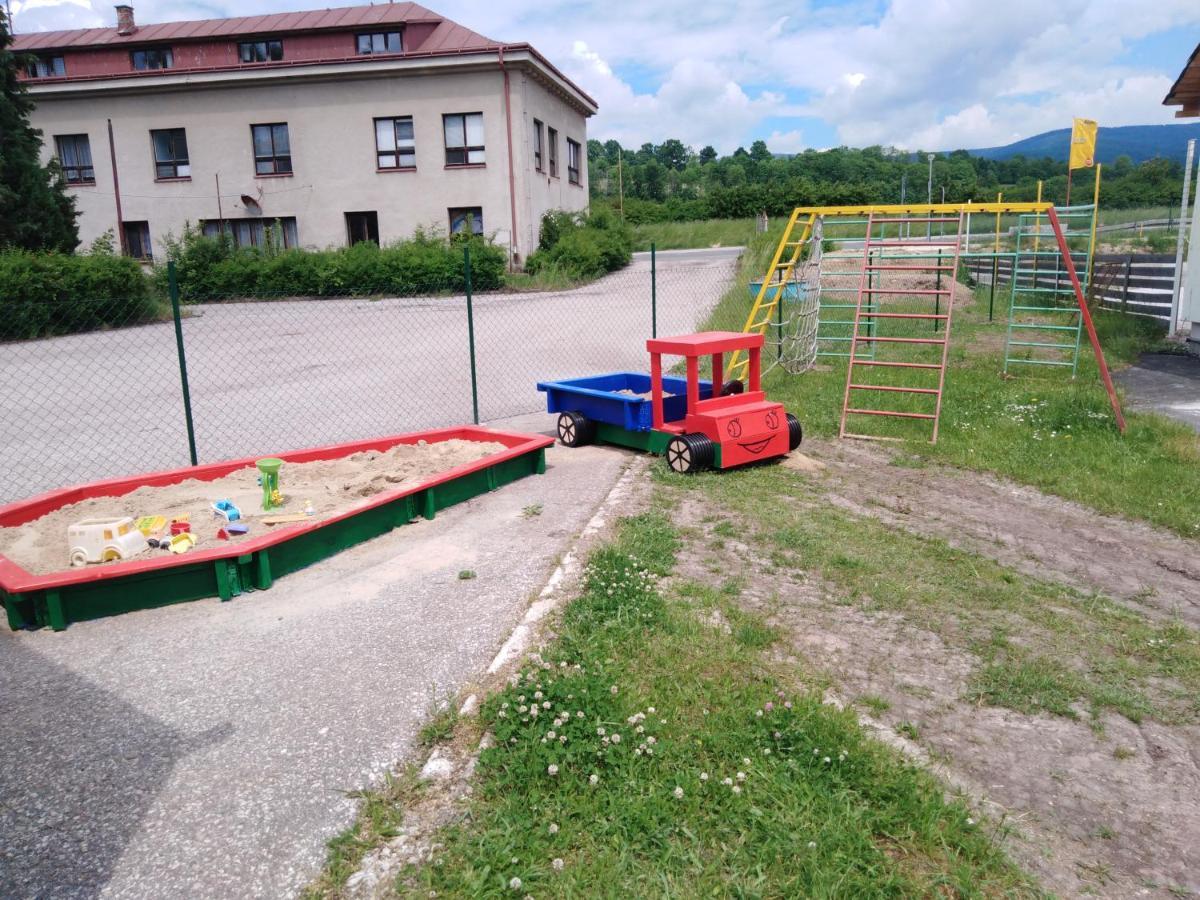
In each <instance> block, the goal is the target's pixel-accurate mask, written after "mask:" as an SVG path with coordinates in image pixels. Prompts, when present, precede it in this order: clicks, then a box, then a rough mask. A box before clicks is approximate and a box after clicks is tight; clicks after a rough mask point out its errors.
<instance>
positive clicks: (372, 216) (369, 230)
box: [346, 211, 379, 246]
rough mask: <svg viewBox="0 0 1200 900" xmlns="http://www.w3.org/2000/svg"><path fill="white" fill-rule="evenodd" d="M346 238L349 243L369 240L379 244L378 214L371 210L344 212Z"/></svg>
mask: <svg viewBox="0 0 1200 900" xmlns="http://www.w3.org/2000/svg"><path fill="white" fill-rule="evenodd" d="M346 239H347V240H348V241H349V242H350V245H351V246H353V245H354V244H361V243H363V242H365V241H370V242H371V243H372V244H375V245H376V246H378V244H379V214H378V213H376V212H374V211H371V212H348V213H346Z"/></svg>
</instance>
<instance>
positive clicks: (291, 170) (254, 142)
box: [250, 122, 296, 178]
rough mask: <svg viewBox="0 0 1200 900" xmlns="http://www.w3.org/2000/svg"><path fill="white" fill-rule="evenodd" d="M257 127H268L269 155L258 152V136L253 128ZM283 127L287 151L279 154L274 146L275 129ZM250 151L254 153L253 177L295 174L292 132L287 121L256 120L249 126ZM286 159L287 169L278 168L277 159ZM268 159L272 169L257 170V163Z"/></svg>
mask: <svg viewBox="0 0 1200 900" xmlns="http://www.w3.org/2000/svg"><path fill="white" fill-rule="evenodd" d="M258 128H269V129H271V130H270V136H271V155H270V156H261V155H259V152H258V138H257V135H256V134H255V130H256V129H258ZM276 128H283V129H284V133H285V134H286V135H287V153H285V154H281V153H280V152H279V151H278V149H277V148H276V146H275V129H276ZM250 152H251V153H252V154H253V155H254V177H255V178H286V177H287V176H289V175H295V174H296V170H295V167H294V166H293V165H292V132H291V129H290V128H288V123H287V122H258V123H255V124H252V125H251V126H250ZM281 159H286V160H287V171H286V172H282V171H280V170H279V160H281ZM267 160H270V162H271V168H272V170H271V171H270V172H261V171H259V168H258V167H259V163H261V162H264V161H267Z"/></svg>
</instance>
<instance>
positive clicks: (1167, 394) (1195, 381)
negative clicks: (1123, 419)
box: [1115, 353, 1200, 431]
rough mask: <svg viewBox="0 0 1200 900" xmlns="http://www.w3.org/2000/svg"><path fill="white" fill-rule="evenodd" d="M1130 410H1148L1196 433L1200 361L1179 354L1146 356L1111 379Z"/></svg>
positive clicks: (1199, 409) (1199, 420)
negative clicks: (1121, 393)
mask: <svg viewBox="0 0 1200 900" xmlns="http://www.w3.org/2000/svg"><path fill="white" fill-rule="evenodd" d="M1115 378H1116V380H1117V381H1118V382H1119V383H1120V384H1121V386H1122V387H1124V388H1125V396H1126V401H1127V402H1128V403H1129V406H1130V407H1131V408H1133V409H1148V410H1153V411H1154V412H1158V413H1162V414H1163V415H1164V416H1169V417H1170V418H1172V419H1177V420H1179V421H1180V422H1184V423H1185V424H1187V425H1190V426H1191V427H1192V428H1194V429H1196V430H1197V431H1200V359H1198V358H1196V357H1195V356H1190V355H1186V354H1182V353H1147V354H1144V355H1143V356H1142V358H1141V359H1140V360H1138V363H1137V365H1135V366H1130V367H1129V368H1128V369H1124V370H1122V371H1120V372H1118V373H1116V375H1115Z"/></svg>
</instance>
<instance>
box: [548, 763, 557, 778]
mask: <svg viewBox="0 0 1200 900" xmlns="http://www.w3.org/2000/svg"><path fill="white" fill-rule="evenodd" d="M546 773H547V774H549V775H557V774H558V766H556V765H555V764H554V763H550V765H548V766H546Z"/></svg>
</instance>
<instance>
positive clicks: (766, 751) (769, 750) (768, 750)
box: [763, 747, 771, 756]
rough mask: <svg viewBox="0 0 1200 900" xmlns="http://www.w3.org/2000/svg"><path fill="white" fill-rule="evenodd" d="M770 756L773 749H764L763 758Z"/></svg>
mask: <svg viewBox="0 0 1200 900" xmlns="http://www.w3.org/2000/svg"><path fill="white" fill-rule="evenodd" d="M770 755H771V748H770V747H763V756H770Z"/></svg>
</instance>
